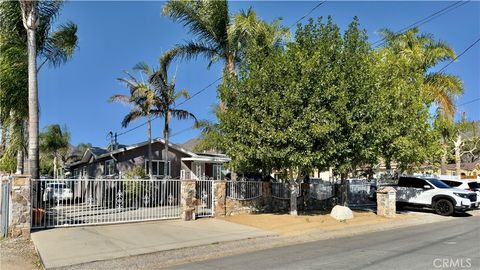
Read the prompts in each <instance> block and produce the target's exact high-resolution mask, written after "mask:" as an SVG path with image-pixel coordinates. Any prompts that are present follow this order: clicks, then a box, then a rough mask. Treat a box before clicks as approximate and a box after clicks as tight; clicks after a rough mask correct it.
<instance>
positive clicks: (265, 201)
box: [215, 182, 272, 216]
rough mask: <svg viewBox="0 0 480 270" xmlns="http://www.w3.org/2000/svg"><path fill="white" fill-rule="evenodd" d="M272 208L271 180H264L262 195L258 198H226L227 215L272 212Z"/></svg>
mask: <svg viewBox="0 0 480 270" xmlns="http://www.w3.org/2000/svg"><path fill="white" fill-rule="evenodd" d="M271 209H272V184H271V183H270V182H262V196H260V197H258V198H255V199H252V200H238V199H231V198H228V197H227V198H226V200H225V214H226V215H227V216H231V215H238V214H252V213H263V212H270V211H271ZM215 211H216V210H215Z"/></svg>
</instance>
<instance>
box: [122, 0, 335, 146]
mask: <svg viewBox="0 0 480 270" xmlns="http://www.w3.org/2000/svg"><path fill="white" fill-rule="evenodd" d="M325 2H327V0H325V1H322V2H320V3H318V4H317V5H315V6H314V7H313V8H312V9H311V10H310V11H309V12H307V13H306V14H305V15H303V16H302V17H300V19H298V20H297V21H296V22H295V23H294V24H292V25H291V26H290V27H289V28H292V27H293V26H294V25H295V24H297V23H299V22H300V21H302V20H303V19H305V18H306V17H307V16H308V15H310V14H311V13H312V12H313V11H315V10H316V9H317V8H318V7H320V6H321V5H323V4H324V3H325ZM221 79H223V76H220V77H219V78H218V79H216V80H215V81H213V82H211V83H210V84H208V85H207V86H205V87H204V88H202V89H200V90H199V91H197V92H195V94H193V95H191V96H190V97H189V98H186V99H185V100H183V101H182V102H180V103H179V104H177V105H175V107H174V108H178V107H179V106H181V105H183V104H185V103H186V102H187V101H189V100H191V99H192V98H194V97H196V96H197V95H199V94H201V93H202V92H204V91H205V90H207V89H208V88H210V87H211V86H212V85H214V84H215V83H217V82H218V81H220V80H221ZM157 118H159V116H156V117H153V118H152V119H151V120H150V121H153V120H155V119H157ZM147 123H148V121H146V122H144V123H142V124H139V125H137V126H135V127H133V128H130V129H128V130H125V131H123V132H120V133H117V137H119V136H122V135H125V134H127V133H129V132H132V131H134V130H136V129H139V128H141V127H143V126H145V125H146V124H147ZM190 129H191V128H190ZM187 130H189V129H186V130H182V131H180V132H177V134H173V135H172V136H175V135H178V134H179V133H181V132H185V131H187Z"/></svg>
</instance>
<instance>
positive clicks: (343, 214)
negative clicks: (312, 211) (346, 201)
mask: <svg viewBox="0 0 480 270" xmlns="http://www.w3.org/2000/svg"><path fill="white" fill-rule="evenodd" d="M330 216H331V217H332V218H334V219H336V220H347V219H352V218H353V212H352V210H350V208H348V207H346V206H341V205H335V206H334V207H333V209H332V212H330Z"/></svg>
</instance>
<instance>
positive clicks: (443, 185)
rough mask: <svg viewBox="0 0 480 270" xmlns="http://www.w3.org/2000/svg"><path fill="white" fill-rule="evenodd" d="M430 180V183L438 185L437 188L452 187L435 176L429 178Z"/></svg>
mask: <svg viewBox="0 0 480 270" xmlns="http://www.w3.org/2000/svg"><path fill="white" fill-rule="evenodd" d="M428 181H430V183H432V185H434V186H436V187H437V188H450V186H449V185H447V184H445V183H444V182H443V181H440V180H438V179H435V178H431V179H428Z"/></svg>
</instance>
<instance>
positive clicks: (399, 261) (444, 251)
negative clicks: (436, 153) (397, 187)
mask: <svg viewBox="0 0 480 270" xmlns="http://www.w3.org/2000/svg"><path fill="white" fill-rule="evenodd" d="M169 269H248V270H254V269H382V270H383V269H412V270H413V269H422V270H423V269H480V217H478V216H472V217H461V218H456V219H455V220H453V221H448V222H438V223H433V224H429V225H423V226H415V227H408V228H403V229H398V230H391V231H384V232H378V233H370V234H365V235H360V236H353V237H346V238H338V239H332V240H323V241H316V242H310V243H305V244H300V245H293V246H287V247H281V248H273V249H268V250H263V251H257V252H252V253H245V254H241V255H236V256H230V257H224V258H219V259H214V260H209V261H203V262H195V263H192V264H186V265H180V266H176V267H173V268H169Z"/></svg>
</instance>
